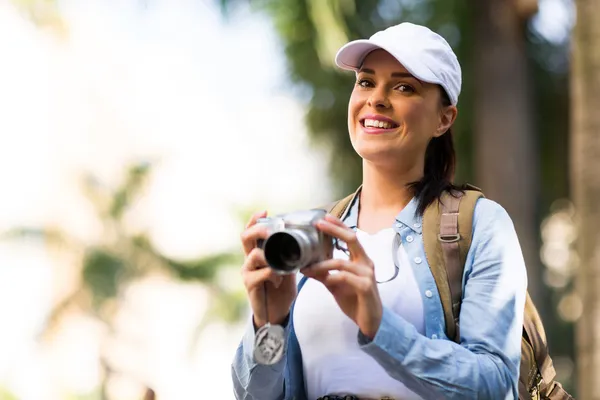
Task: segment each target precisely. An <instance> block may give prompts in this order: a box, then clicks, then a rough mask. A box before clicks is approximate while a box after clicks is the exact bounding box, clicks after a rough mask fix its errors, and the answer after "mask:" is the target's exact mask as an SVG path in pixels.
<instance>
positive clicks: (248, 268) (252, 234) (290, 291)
mask: <svg viewBox="0 0 600 400" xmlns="http://www.w3.org/2000/svg"><path fill="white" fill-rule="evenodd" d="M266 216H267V213H266V211H263V212H260V213H256V214H254V215H253V216H252V218H250V222H248V225H246V229H245V230H244V232H242V235H241V239H242V245H243V247H244V254H245V260H244V265H243V266H242V278H243V281H244V286H245V287H246V292H247V293H248V299H249V301H250V306H251V308H252V313H253V315H254V324H255V326H256V328H260V327H261V326H263V325H265V324H266V323H267V322H270V323H271V324H282V323H283V322H284V321H285V319H286V318H287V316H288V314H289V312H290V308H291V306H292V302H293V301H294V299H295V298H296V274H290V275H280V274H278V273H276V272H275V271H274V270H273V269H271V268H269V266H268V265H267V261H266V260H265V253H264V252H263V250H262V249H260V248H258V247H256V242H257V240H258V239H266V238H267V236H268V232H267V227H266V226H264V225H261V224H258V225H257V224H256V221H257V220H258V219H259V218H264V217H266ZM265 285H266V294H267V302H266V303H267V306H268V307H269V309H268V317H269V320H268V321H267V320H266V318H267V312H266V311H267V310H265V289H264V288H265Z"/></svg>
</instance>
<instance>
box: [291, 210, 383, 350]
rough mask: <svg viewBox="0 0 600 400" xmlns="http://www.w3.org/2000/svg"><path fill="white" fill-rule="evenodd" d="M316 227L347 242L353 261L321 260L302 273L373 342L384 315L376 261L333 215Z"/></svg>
mask: <svg viewBox="0 0 600 400" xmlns="http://www.w3.org/2000/svg"><path fill="white" fill-rule="evenodd" d="M316 227H317V229H319V230H320V231H322V232H323V233H325V234H327V235H330V236H332V237H334V238H338V239H340V240H341V241H343V242H345V243H346V244H347V245H348V250H349V252H350V258H349V259H348V260H340V259H330V260H326V261H322V262H320V263H317V264H314V265H312V266H310V267H307V268H304V269H303V270H302V273H303V274H304V275H305V276H307V277H310V278H314V279H316V280H318V281H320V282H321V283H323V284H324V285H325V287H326V288H327V289H328V290H329V291H330V292H331V294H332V295H333V297H334V298H335V300H336V302H337V304H338V305H339V307H340V309H341V310H342V311H343V312H344V314H346V315H347V316H348V317H349V318H351V319H352V320H353V321H354V322H355V323H356V324H357V325H358V328H359V329H360V331H361V332H362V333H363V335H365V336H367V337H369V338H371V339H373V338H374V337H375V334H376V333H377V330H378V329H379V325H380V323H381V316H382V314H383V306H382V304H381V298H380V297H379V289H378V288H377V282H376V280H375V268H374V265H373V261H371V259H370V258H369V257H368V256H367V254H366V253H365V250H364V249H363V247H362V246H361V244H360V242H359V241H358V239H357V237H356V233H355V232H354V231H353V230H352V229H350V228H348V227H347V226H346V225H344V223H343V222H342V221H340V220H339V219H337V218H335V217H334V216H332V215H327V216H326V217H325V218H324V219H322V220H320V221H319V222H317V224H316ZM330 271H338V272H337V273H330Z"/></svg>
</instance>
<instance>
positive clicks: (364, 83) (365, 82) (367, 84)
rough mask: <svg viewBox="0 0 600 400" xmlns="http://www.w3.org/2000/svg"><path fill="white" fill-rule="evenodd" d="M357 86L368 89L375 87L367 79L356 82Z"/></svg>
mask: <svg viewBox="0 0 600 400" xmlns="http://www.w3.org/2000/svg"><path fill="white" fill-rule="evenodd" d="M356 86H360V87H363V88H368V87H373V83H372V82H371V81H369V80H367V79H359V80H357V81H356Z"/></svg>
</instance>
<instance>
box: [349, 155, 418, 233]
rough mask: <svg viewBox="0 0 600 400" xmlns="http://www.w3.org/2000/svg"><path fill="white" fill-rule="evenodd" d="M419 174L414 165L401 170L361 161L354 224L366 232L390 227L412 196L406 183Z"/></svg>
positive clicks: (416, 178) (415, 178) (416, 177)
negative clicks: (359, 189) (360, 187)
mask: <svg viewBox="0 0 600 400" xmlns="http://www.w3.org/2000/svg"><path fill="white" fill-rule="evenodd" d="M421 171H422V169H421ZM421 176H422V172H421V173H419V169H418V168H413V169H411V170H407V171H404V172H403V171H401V170H399V169H386V168H381V167H380V166H375V165H373V164H372V163H369V162H368V161H363V184H362V189H361V192H360V211H359V214H358V227H359V228H360V229H362V230H364V231H367V232H369V233H374V232H378V231H379V230H381V229H384V228H388V227H390V226H391V224H392V223H393V222H394V219H395V218H396V216H397V215H398V213H399V212H400V211H401V210H402V209H404V207H406V205H407V204H408V203H409V202H410V200H411V199H412V197H413V193H412V191H411V190H410V188H409V187H408V186H407V185H408V184H409V183H411V182H415V181H418V180H419V179H420V178H421Z"/></svg>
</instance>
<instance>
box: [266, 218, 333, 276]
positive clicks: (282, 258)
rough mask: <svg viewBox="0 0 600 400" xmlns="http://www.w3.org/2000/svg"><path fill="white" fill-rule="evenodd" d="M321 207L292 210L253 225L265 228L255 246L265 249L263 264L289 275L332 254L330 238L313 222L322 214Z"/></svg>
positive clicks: (331, 240) (328, 257)
mask: <svg viewBox="0 0 600 400" xmlns="http://www.w3.org/2000/svg"><path fill="white" fill-rule="evenodd" d="M325 215H326V212H325V211H324V210H306V211H296V212H292V213H288V214H283V215H278V216H275V217H271V218H261V219H259V220H258V221H257V224H264V225H267V227H268V232H269V235H268V237H267V238H266V239H264V240H259V241H258V243H257V245H258V247H260V248H262V249H263V251H264V252H265V258H266V260H267V264H269V266H270V267H271V268H273V269H274V270H276V271H277V272H279V273H281V274H291V273H294V272H296V271H298V270H300V269H302V268H304V267H307V266H309V265H312V264H314V263H317V262H319V261H324V260H328V259H330V258H331V257H332V256H333V238H332V237H331V236H329V235H326V234H324V233H323V232H321V231H319V230H318V229H317V228H316V227H315V226H314V224H315V223H316V222H317V221H318V220H320V219H322V218H323V217H325Z"/></svg>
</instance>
